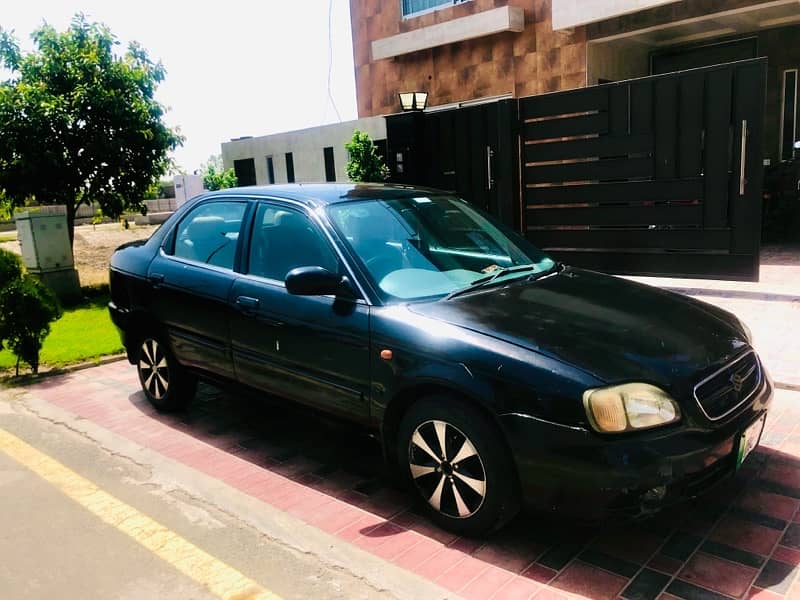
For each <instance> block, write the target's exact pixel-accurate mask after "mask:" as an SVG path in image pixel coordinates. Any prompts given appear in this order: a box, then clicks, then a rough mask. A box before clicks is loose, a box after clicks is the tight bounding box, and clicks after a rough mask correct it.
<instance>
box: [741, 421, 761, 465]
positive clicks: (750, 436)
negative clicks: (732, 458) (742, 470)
mask: <svg viewBox="0 0 800 600" xmlns="http://www.w3.org/2000/svg"><path fill="white" fill-rule="evenodd" d="M766 418H767V415H763V416H762V417H761V418H760V419H759V420H758V421H756V422H755V423H753V424H752V425H750V427H748V428H747V429H745V430H744V432H743V433H742V434H741V435H740V436H739V451H738V454H737V456H736V468H737V469H738V468H739V467H741V466H742V463H743V462H744V461H745V459H746V458H747V457H748V455H749V454H750V453H751V452H752V451H753V449H754V448H755V447H756V446H758V441H759V439H761V432H762V431H763V429H764V421H765V420H766Z"/></svg>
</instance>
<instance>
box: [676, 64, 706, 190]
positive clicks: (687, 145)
mask: <svg viewBox="0 0 800 600" xmlns="http://www.w3.org/2000/svg"><path fill="white" fill-rule="evenodd" d="M704 83H705V78H704V77H703V74H702V73H695V74H693V75H688V76H686V77H684V78H682V79H681V87H680V126H679V128H678V130H679V132H680V133H679V139H678V176H679V177H697V176H698V175H700V170H701V167H702V158H703V139H702V132H703V92H704Z"/></svg>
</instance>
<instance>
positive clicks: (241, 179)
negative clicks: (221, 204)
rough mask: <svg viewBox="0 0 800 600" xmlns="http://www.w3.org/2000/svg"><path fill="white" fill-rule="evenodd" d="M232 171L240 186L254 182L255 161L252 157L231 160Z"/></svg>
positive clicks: (253, 183)
mask: <svg viewBox="0 0 800 600" xmlns="http://www.w3.org/2000/svg"><path fill="white" fill-rule="evenodd" d="M233 172H234V173H236V179H237V180H238V183H239V185H240V186H245V185H255V184H256V161H255V160H254V159H252V158H243V159H241V160H235V161H233Z"/></svg>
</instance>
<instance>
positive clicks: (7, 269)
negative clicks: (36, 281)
mask: <svg viewBox="0 0 800 600" xmlns="http://www.w3.org/2000/svg"><path fill="white" fill-rule="evenodd" d="M20 277H22V261H20V259H19V256H17V255H16V254H14V253H13V252H9V251H8V250H3V249H2V248H0V290H2V289H3V288H4V287H6V286H7V285H8V284H9V283H11V282H12V281H14V280H16V279H19V278H20Z"/></svg>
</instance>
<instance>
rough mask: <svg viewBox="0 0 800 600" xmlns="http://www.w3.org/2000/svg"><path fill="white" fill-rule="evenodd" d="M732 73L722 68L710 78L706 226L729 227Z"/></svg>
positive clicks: (708, 88) (707, 93)
mask: <svg viewBox="0 0 800 600" xmlns="http://www.w3.org/2000/svg"><path fill="white" fill-rule="evenodd" d="M731 83H732V82H731V70H730V69H719V70H714V71H710V72H709V73H708V74H707V75H706V97H705V107H704V108H705V115H706V137H705V146H706V148H708V151H707V152H706V153H705V170H704V176H703V179H705V182H706V190H705V198H704V200H703V204H704V208H703V225H704V226H705V227H725V226H726V225H727V224H728V179H729V176H728V172H729V169H730V163H731V158H730V144H731V140H730V124H731Z"/></svg>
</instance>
